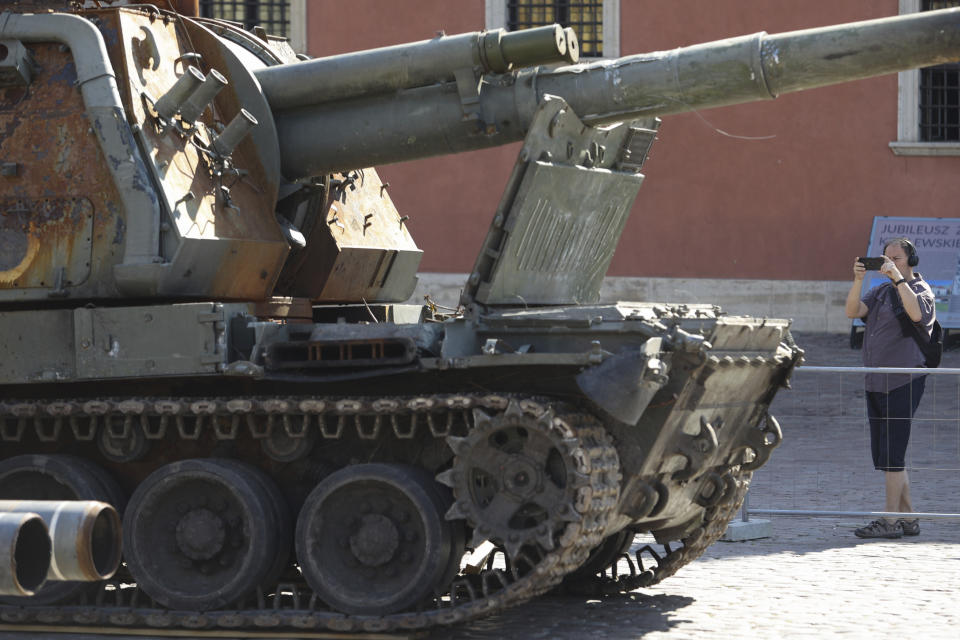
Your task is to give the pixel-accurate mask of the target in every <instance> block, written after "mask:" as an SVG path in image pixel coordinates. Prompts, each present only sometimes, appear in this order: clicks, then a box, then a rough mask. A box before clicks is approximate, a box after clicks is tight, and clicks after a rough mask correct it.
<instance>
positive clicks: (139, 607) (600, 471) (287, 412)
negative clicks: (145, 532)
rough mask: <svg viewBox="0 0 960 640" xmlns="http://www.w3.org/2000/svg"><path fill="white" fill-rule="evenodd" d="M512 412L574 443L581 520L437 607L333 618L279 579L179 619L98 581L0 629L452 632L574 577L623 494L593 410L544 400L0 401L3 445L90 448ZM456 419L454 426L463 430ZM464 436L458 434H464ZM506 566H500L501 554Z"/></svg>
mask: <svg viewBox="0 0 960 640" xmlns="http://www.w3.org/2000/svg"><path fill="white" fill-rule="evenodd" d="M508 407H513V408H514V410H516V407H519V409H520V410H521V411H522V412H523V413H524V414H526V415H528V416H530V417H531V418H533V419H538V418H540V417H542V416H544V415H547V414H548V412H550V411H552V414H549V415H552V416H553V417H552V420H553V421H554V424H556V425H557V427H558V428H560V429H561V430H563V431H564V432H567V433H571V432H572V433H573V434H574V436H575V437H576V439H577V441H578V442H579V449H578V451H577V455H576V456H573V459H574V460H575V461H576V463H577V469H576V471H577V473H578V474H580V475H581V476H582V477H583V478H585V480H586V481H585V483H584V485H583V486H582V487H580V488H579V489H578V490H577V496H576V500H575V503H574V504H571V505H570V507H571V508H572V509H574V510H575V511H576V513H577V514H578V515H579V516H580V517H579V518H578V519H577V520H576V521H575V522H570V523H569V524H567V529H566V530H564V531H563V534H562V535H557V536H556V540H557V544H556V546H555V548H554V549H552V550H550V551H546V552H545V551H542V550H541V549H540V548H539V547H537V546H535V545H528V546H525V547H524V548H523V549H522V550H521V551H520V552H519V554H518V555H517V556H515V557H513V558H507V557H506V554H504V553H503V552H502V550H501V551H498V552H497V553H495V554H494V555H493V556H491V557H490V558H489V560H488V562H487V563H486V564H485V566H484V568H483V569H482V571H481V572H480V573H479V575H476V576H459V577H457V578H455V579H454V581H453V582H452V583H451V584H450V585H448V586H447V587H446V588H445V590H444V593H442V594H438V595H437V597H436V598H435V599H434V600H433V602H432V605H431V606H430V607H426V606H425V607H423V608H422V609H421V610H417V611H411V612H403V613H396V614H390V615H384V616H369V615H363V616H361V615H345V614H342V613H338V612H335V611H330V610H326V609H325V607H326V605H324V603H323V602H322V601H321V600H320V599H319V598H318V597H317V596H316V595H315V594H314V593H313V592H312V591H311V589H310V588H309V587H308V586H307V585H306V584H305V583H303V582H300V581H296V582H284V583H281V584H278V585H276V586H275V587H274V588H271V589H268V590H266V591H263V592H258V593H255V594H251V595H250V597H248V598H247V599H246V600H245V601H244V602H241V603H237V606H236V608H235V609H231V610H223V611H204V612H192V611H172V610H167V609H164V608H162V607H160V606H159V605H157V604H156V603H155V602H153V601H152V599H151V598H150V597H149V596H148V595H147V594H145V593H144V592H143V591H141V590H140V589H139V588H137V587H135V586H131V585H129V584H126V583H125V582H126V581H124V579H123V578H122V577H121V578H120V579H114V580H113V581H108V582H105V583H102V584H101V585H100V586H99V589H98V590H97V591H96V593H95V594H92V595H83V596H81V597H79V598H78V599H77V600H76V601H73V602H68V603H62V604H58V605H56V606H29V607H23V606H7V605H0V621H2V622H4V623H8V624H20V625H30V624H43V625H63V626H75V625H82V626H88V627H90V628H91V632H92V631H93V630H94V629H95V628H97V627H126V628H155V629H164V628H181V629H197V630H200V629H227V630H240V629H279V628H289V629H301V630H317V631H323V630H329V631H338V632H344V631H368V632H377V631H392V630H416V629H425V628H429V627H433V626H437V625H449V624H454V623H459V622H463V621H466V620H470V619H473V618H476V617H478V616H481V615H485V614H489V613H491V612H493V611H495V610H499V609H502V608H504V607H507V606H511V605H514V604H517V603H520V602H523V601H525V600H527V599H529V598H532V597H534V596H536V595H539V594H542V593H544V592H546V591H548V590H550V589H551V588H553V587H555V586H556V585H557V584H559V582H560V581H561V580H562V578H563V576H564V575H566V574H568V573H569V572H571V571H573V570H574V569H576V568H577V567H578V566H579V565H580V564H581V563H582V562H583V561H584V559H585V558H586V557H587V555H588V554H589V552H590V550H591V549H592V548H593V547H595V546H596V545H597V544H599V542H600V541H601V539H602V535H603V531H604V526H605V524H606V522H607V520H608V518H609V516H610V515H611V514H612V512H613V509H614V507H615V505H616V502H617V497H618V495H619V479H620V475H619V461H618V457H617V453H616V450H615V448H614V447H613V445H612V444H611V442H610V439H609V437H608V436H607V434H606V432H605V430H604V429H603V428H602V426H601V425H600V423H599V422H598V421H597V420H596V419H595V418H593V417H591V416H590V415H589V414H585V413H583V412H579V411H577V410H576V409H575V408H573V407H571V406H568V405H564V404H562V403H557V402H554V401H551V400H547V399H543V398H531V397H517V396H508V395H491V394H487V395H481V394H464V395H432V396H418V397H405V398H396V397H381V398H369V397H363V398H361V397H351V398H332V399H323V400H319V399H315V398H295V397H251V398H221V397H210V398H182V399H176V398H163V399H156V398H123V399H115V398H96V399H89V398H84V399H77V400H56V401H46V400H36V401H34V400H30V401H21V402H18V401H13V402H11V401H7V402H0V441H4V442H19V441H21V440H22V439H23V437H24V436H25V435H26V434H27V432H28V429H29V430H31V431H32V436H33V437H35V438H36V439H37V440H39V441H41V442H56V441H58V440H60V439H61V437H62V436H64V435H66V434H67V432H69V433H70V434H71V435H72V436H73V437H74V438H75V439H76V440H81V441H91V440H93V439H94V438H96V436H97V433H98V429H101V428H106V429H110V430H111V433H113V434H114V435H117V436H119V437H123V436H124V435H128V434H129V430H130V429H132V428H133V427H134V425H135V424H136V425H139V426H140V427H141V428H142V429H143V432H144V434H145V436H146V438H147V439H148V440H159V439H161V438H165V437H168V436H169V437H175V438H180V439H184V440H197V439H199V438H200V437H201V436H203V435H204V434H205V432H206V431H208V430H212V433H213V435H214V437H215V438H216V439H217V440H228V439H234V438H237V437H240V435H241V429H243V428H246V429H247V430H248V431H249V435H250V436H251V437H253V438H255V439H259V438H266V437H269V435H270V433H271V431H272V430H273V429H283V430H284V431H285V432H286V435H287V436H289V437H291V438H298V437H305V436H306V435H307V432H308V430H310V429H317V430H318V431H319V433H320V435H321V437H323V438H324V439H337V438H340V437H342V435H343V434H344V432H345V430H346V429H348V428H349V427H351V426H352V427H353V428H354V429H355V430H356V434H357V436H358V437H359V438H361V439H367V440H373V439H376V438H378V437H379V435H380V433H381V430H383V429H391V430H392V432H393V434H394V435H395V436H396V437H397V438H414V437H416V435H417V431H418V430H422V429H427V430H428V432H429V436H430V437H432V438H444V439H446V438H448V437H450V436H455V434H454V433H453V425H454V424H458V423H459V424H466V425H467V426H468V429H472V428H474V426H475V425H474V423H473V422H472V420H471V418H470V416H471V414H472V412H473V411H474V410H475V409H480V410H484V411H488V412H489V411H504V410H507V409H508ZM458 420H459V422H458ZM460 435H463V434H460ZM497 557H499V558H502V559H504V565H505V566H504V567H503V568H500V567H499V566H498V567H495V566H494V559H495V558H497Z"/></svg>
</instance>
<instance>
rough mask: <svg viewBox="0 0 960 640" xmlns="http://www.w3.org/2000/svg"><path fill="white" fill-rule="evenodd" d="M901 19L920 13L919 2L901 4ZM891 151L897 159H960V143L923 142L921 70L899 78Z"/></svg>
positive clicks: (905, 1)
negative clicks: (953, 157)
mask: <svg viewBox="0 0 960 640" xmlns="http://www.w3.org/2000/svg"><path fill="white" fill-rule="evenodd" d="M899 2H900V15H904V14H909V13H917V12H919V11H920V0H899ZM890 149H891V150H892V151H893V153H894V155H898V156H960V142H921V141H920V70H919V69H911V70H909V71H901V72H900V73H898V74H897V139H896V140H894V141H893V142H891V143H890Z"/></svg>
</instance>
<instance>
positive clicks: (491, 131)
mask: <svg viewBox="0 0 960 640" xmlns="http://www.w3.org/2000/svg"><path fill="white" fill-rule="evenodd" d="M955 60H960V9H943V10H939V11H927V12H922V13H917V14H911V15H905V16H897V17H892V18H881V19H878V20H868V21H863V22H854V23H848V24H841V25H836V26H831V27H824V28H817V29H808V30H803V31H792V32H788V33H782V34H777V35H768V34H766V33H763V32H761V33H757V34H753V35H748V36H742V37H739V38H731V39H726V40H719V41H716V42H710V43H706V44H699V45H694V46H690V47H682V48H678V49H674V50H672V51H663V52H656V53H647V54H640V55H634V56H628V57H624V58H620V59H617V60H612V61H601V62H595V63H592V64H580V65H574V66H567V67H561V68H559V69H555V70H545V69H536V70H521V71H519V72H512V73H509V74H502V75H491V76H487V77H486V78H485V80H484V82H483V83H481V85H480V87H479V95H478V101H479V107H478V108H477V109H476V110H475V112H478V113H479V115H480V122H479V123H478V122H477V120H476V119H474V118H471V117H469V116H470V115H471V109H472V107H471V106H470V105H468V104H466V103H465V101H464V99H463V95H462V92H460V91H458V86H457V83H456V82H443V83H442V84H438V85H434V86H424V87H417V88H411V89H405V90H402V91H399V92H395V93H389V94H384V93H379V94H370V93H367V94H365V95H364V96H363V97H357V98H351V99H344V100H337V101H330V100H324V99H319V100H315V101H314V102H313V103H312V104H309V105H303V106H300V107H299V108H296V109H292V110H289V111H283V112H279V113H276V114H275V116H276V117H275V120H276V124H277V130H278V134H279V139H280V150H281V156H282V158H283V160H282V170H283V173H284V175H285V176H286V177H287V178H290V179H294V178H300V177H305V176H311V175H322V174H326V173H330V172H335V171H342V170H348V169H354V168H358V167H367V166H371V165H377V164H386V163H391V162H401V161H404V160H412V159H416V158H423V157H428V156H433V155H440V154H445V153H456V152H461V151H469V150H473V149H480V148H485V147H492V146H498V145H502V144H507V143H510V142H515V141H517V140H520V139H522V138H523V137H524V135H525V134H526V131H527V128H528V127H529V125H530V122H531V120H532V118H533V114H534V113H535V110H536V107H537V105H538V104H539V102H540V101H541V100H542V98H543V96H545V95H557V96H560V97H562V98H563V99H564V100H565V101H566V102H567V103H568V104H569V105H570V107H571V108H572V109H573V111H574V112H575V113H576V114H577V115H578V116H580V117H581V119H582V120H583V121H584V122H586V123H588V124H593V125H597V124H604V123H611V122H621V121H628V120H632V119H636V118H641V117H650V116H662V115H667V114H673V113H680V112H685V111H694V110H700V109H707V108H711V107H720V106H725V105H731V104H739V103H744V102H751V101H755V100H769V99H772V98H775V97H776V96H778V95H780V94H782V93H789V92H792V91H802V90H804V89H811V88H815V87H821V86H825V85H830V84H835V83H839V82H847V81H850V80H857V79H860V78H867V77H871V76H876V75H881V74H885V73H892V72H896V71H902V70H906V69H913V68H917V67H923V66H930V65H935V64H941V63H944V62H951V61H955ZM261 73H266V70H265V71H264V72H261ZM271 73H272V71H271ZM266 75H269V74H266Z"/></svg>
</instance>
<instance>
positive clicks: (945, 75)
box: [919, 0, 960, 142]
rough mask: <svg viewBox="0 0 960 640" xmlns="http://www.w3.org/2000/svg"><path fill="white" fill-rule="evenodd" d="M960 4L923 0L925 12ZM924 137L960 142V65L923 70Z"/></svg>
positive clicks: (925, 139)
mask: <svg viewBox="0 0 960 640" xmlns="http://www.w3.org/2000/svg"><path fill="white" fill-rule="evenodd" d="M957 6H960V1H954V2H949V1H940V0H923V2H922V3H921V6H920V10H921V11H931V10H934V9H945V8H947V7H957ZM919 109H920V123H919V124H920V140H921V141H922V142H960V64H958V63H955V62H954V63H950V64H941V65H937V66H936V67H927V68H925V69H921V70H920V95H919Z"/></svg>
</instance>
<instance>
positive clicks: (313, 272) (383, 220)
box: [288, 169, 423, 302]
mask: <svg viewBox="0 0 960 640" xmlns="http://www.w3.org/2000/svg"><path fill="white" fill-rule="evenodd" d="M388 186H389V185H385V184H383V183H382V182H381V181H380V177H379V176H378V175H377V172H376V171H374V170H373V169H364V170H361V171H355V172H352V173H351V174H349V175H347V176H341V179H339V180H336V181H334V182H333V186H332V189H331V198H330V200H329V202H328V204H327V213H326V216H325V220H326V224H321V223H320V222H318V223H317V224H316V225H315V226H314V227H313V229H312V231H311V233H310V236H309V237H308V238H307V246H310V247H313V248H312V250H311V251H310V252H309V253H305V254H304V255H301V256H295V257H294V259H293V260H292V261H291V264H290V265H289V266H288V269H289V270H290V271H291V272H292V273H295V276H294V277H293V278H292V281H291V284H290V285H289V286H290V293H291V294H292V295H295V296H303V297H307V298H310V299H312V300H317V301H353V302H356V301H360V300H361V299H362V300H366V301H367V302H371V301H379V302H389V301H401V300H406V299H407V298H408V297H409V296H410V294H411V293H412V292H413V288H414V287H415V286H416V282H417V279H416V273H417V268H418V267H419V266H420V258H421V256H422V253H423V252H422V251H420V250H419V249H418V248H417V246H416V244H415V243H414V241H413V238H412V237H411V236H410V232H409V231H408V230H407V226H406V224H405V220H406V219H405V218H403V217H402V216H401V215H400V214H399V213H398V212H397V209H396V207H395V206H394V204H393V201H392V200H391V199H390V194H389V193H388ZM297 260H299V262H298V261H297Z"/></svg>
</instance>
